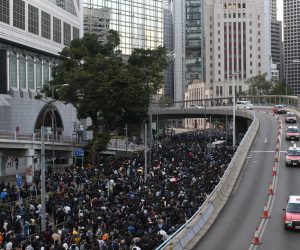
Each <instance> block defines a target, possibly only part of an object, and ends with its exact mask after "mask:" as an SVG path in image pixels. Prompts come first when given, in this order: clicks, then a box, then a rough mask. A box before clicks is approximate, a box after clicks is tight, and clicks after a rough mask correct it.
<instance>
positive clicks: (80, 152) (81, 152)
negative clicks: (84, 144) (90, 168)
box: [75, 148, 84, 157]
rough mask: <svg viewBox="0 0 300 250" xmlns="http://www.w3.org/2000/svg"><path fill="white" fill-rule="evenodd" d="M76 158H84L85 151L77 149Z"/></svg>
mask: <svg viewBox="0 0 300 250" xmlns="http://www.w3.org/2000/svg"><path fill="white" fill-rule="evenodd" d="M75 156H78V157H81V156H84V149H82V148H79V149H76V150H75Z"/></svg>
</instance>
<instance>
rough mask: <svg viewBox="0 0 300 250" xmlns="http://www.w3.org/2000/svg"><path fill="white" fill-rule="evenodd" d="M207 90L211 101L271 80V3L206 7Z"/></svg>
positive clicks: (225, 0) (223, 2) (218, 2)
mask: <svg viewBox="0 0 300 250" xmlns="http://www.w3.org/2000/svg"><path fill="white" fill-rule="evenodd" d="M204 19H205V20H204V23H205V31H204V34H205V36H206V37H205V65H206V67H205V69H206V74H205V75H206V77H205V82H206V85H207V86H206V88H207V89H210V90H211V94H212V96H211V97H221V96H231V95H232V94H233V77H235V78H236V85H235V86H236V91H237V92H242V91H246V90H247V89H248V86H247V85H246V84H245V81H246V80H247V79H248V78H250V77H253V76H256V75H259V74H264V73H267V77H268V78H270V77H271V38H270V34H271V32H270V3H269V1H268V0H251V1H250V0H248V1H246V0H237V1H236V0H234V1H233V0H208V1H206V4H205V6H204Z"/></svg>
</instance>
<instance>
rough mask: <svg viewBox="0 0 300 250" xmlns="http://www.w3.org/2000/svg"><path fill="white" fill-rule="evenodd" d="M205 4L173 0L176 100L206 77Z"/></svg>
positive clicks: (195, 0) (183, 98)
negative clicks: (204, 61) (194, 83)
mask: <svg viewBox="0 0 300 250" xmlns="http://www.w3.org/2000/svg"><path fill="white" fill-rule="evenodd" d="M203 6H204V5H203V1H200V0H185V1H176V2H174V6H173V13H174V14H173V24H174V54H175V63H174V77H175V80H174V100H175V101H177V102H180V101H183V100H185V93H186V92H187V91H188V85H189V84H191V83H192V82H193V81H194V80H198V81H202V80H203V79H204V77H205V70H204V67H205V65H204V63H203V60H204V53H203V51H204V47H203ZM178 105H180V104H178ZM182 105H183V103H182Z"/></svg>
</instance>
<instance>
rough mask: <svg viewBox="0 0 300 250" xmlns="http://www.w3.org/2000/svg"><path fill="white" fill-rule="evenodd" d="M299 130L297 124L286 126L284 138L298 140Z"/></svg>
mask: <svg viewBox="0 0 300 250" xmlns="http://www.w3.org/2000/svg"><path fill="white" fill-rule="evenodd" d="M299 136H300V132H299V129H298V127H297V126H288V129H287V131H286V134H285V139H286V140H290V141H299Z"/></svg>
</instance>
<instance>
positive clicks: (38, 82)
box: [35, 60, 42, 87]
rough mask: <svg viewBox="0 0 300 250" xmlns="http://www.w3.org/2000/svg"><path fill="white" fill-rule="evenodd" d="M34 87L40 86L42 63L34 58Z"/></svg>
mask: <svg viewBox="0 0 300 250" xmlns="http://www.w3.org/2000/svg"><path fill="white" fill-rule="evenodd" d="M35 66H36V72H35V73H36V87H39V86H42V64H41V61H40V60H36V65H35Z"/></svg>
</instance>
